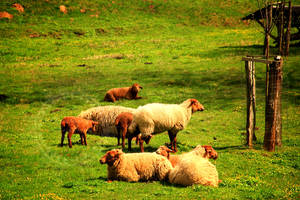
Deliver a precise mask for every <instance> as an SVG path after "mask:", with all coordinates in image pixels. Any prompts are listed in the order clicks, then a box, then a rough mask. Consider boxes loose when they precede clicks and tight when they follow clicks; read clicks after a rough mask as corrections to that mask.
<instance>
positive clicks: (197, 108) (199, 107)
mask: <svg viewBox="0 0 300 200" xmlns="http://www.w3.org/2000/svg"><path fill="white" fill-rule="evenodd" d="M189 101H190V106H189V107H192V113H194V112H197V111H203V110H204V106H203V105H202V104H201V103H200V102H199V101H198V100H197V99H189Z"/></svg>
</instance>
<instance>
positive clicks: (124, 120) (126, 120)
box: [115, 112, 152, 151]
mask: <svg viewBox="0 0 300 200" xmlns="http://www.w3.org/2000/svg"><path fill="white" fill-rule="evenodd" d="M132 120H133V114H132V113H129V112H123V113H121V114H119V115H118V116H117V118H116V120H115V126H116V128H117V131H118V145H120V137H121V132H122V148H123V149H124V148H125V138H126V137H127V138H128V150H129V151H131V140H132V139H133V138H134V137H136V144H137V143H138V142H139V141H140V140H141V139H140V137H139V131H137V132H135V133H133V134H128V133H127V130H128V127H129V126H130V124H131V122H132ZM151 137H152V136H150V137H147V138H146V139H145V142H146V143H147V144H149V142H150V139H151ZM140 144H141V142H140ZM141 151H142V149H141Z"/></svg>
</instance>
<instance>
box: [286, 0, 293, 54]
mask: <svg viewBox="0 0 300 200" xmlns="http://www.w3.org/2000/svg"><path fill="white" fill-rule="evenodd" d="M291 25H292V2H291V1H289V17H288V27H287V30H286V41H285V45H286V46H285V53H284V54H285V56H288V55H289V49H290V39H291Z"/></svg>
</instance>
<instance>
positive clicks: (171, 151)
mask: <svg viewBox="0 0 300 200" xmlns="http://www.w3.org/2000/svg"><path fill="white" fill-rule="evenodd" d="M166 151H167V152H168V153H175V151H174V150H173V149H169V148H168V147H166Z"/></svg>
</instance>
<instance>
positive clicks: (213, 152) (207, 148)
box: [202, 145, 218, 160]
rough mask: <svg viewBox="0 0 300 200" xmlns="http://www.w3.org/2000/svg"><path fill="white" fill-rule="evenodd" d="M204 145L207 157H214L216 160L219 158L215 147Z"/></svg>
mask: <svg viewBox="0 0 300 200" xmlns="http://www.w3.org/2000/svg"><path fill="white" fill-rule="evenodd" d="M202 147H203V148H204V149H205V155H204V157H205V158H212V159H214V160H216V159H217V158H218V153H217V152H216V150H214V148H212V146H210V145H204V146H202Z"/></svg>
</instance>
